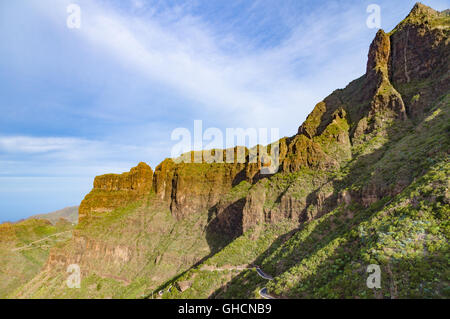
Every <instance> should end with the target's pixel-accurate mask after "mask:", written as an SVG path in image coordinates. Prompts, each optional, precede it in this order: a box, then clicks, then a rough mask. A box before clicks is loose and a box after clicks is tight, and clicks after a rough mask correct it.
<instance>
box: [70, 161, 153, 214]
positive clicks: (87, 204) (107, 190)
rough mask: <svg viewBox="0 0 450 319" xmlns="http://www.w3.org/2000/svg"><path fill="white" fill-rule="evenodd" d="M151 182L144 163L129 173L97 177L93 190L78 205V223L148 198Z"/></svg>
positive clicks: (148, 171) (151, 177)
mask: <svg viewBox="0 0 450 319" xmlns="http://www.w3.org/2000/svg"><path fill="white" fill-rule="evenodd" d="M152 181H153V171H152V169H151V168H150V166H148V165H147V164H145V163H139V165H138V166H136V167H134V168H132V169H131V170H130V171H129V172H127V173H123V174H120V175H119V174H107V175H102V176H97V177H96V178H95V180H94V189H93V190H92V191H91V192H90V193H89V194H88V195H86V197H85V198H84V199H83V201H82V202H81V204H80V208H79V210H78V218H79V222H82V221H84V220H86V219H88V218H90V217H99V216H101V213H107V212H110V211H113V210H114V209H116V208H119V207H123V206H126V205H128V204H130V203H133V202H136V201H139V200H143V199H145V198H148V195H149V194H150V191H151V190H152ZM99 214H100V215H99Z"/></svg>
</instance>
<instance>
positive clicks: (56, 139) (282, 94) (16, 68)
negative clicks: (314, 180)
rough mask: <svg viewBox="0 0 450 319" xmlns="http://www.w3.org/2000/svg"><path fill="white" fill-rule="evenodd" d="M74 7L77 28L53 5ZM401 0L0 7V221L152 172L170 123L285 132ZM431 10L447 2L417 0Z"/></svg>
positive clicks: (394, 17)
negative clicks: (374, 14)
mask: <svg viewBox="0 0 450 319" xmlns="http://www.w3.org/2000/svg"><path fill="white" fill-rule="evenodd" d="M70 3H76V4H78V5H79V6H80V8H81V21H82V25H81V28H80V29H69V28H67V26H66V20H67V17H68V13H67V12H66V8H67V6H68V5H69V4H70ZM372 3H375V4H378V5H380V7H381V10H382V11H381V18H382V20H381V21H382V28H384V29H385V30H390V29H392V28H393V27H394V26H395V24H397V23H398V22H399V21H401V20H402V19H403V18H404V17H405V16H406V15H407V14H408V12H409V11H410V10H411V8H412V7H413V5H414V1H409V0H398V1H389V0H383V1H374V0H371V1H345V0H341V1H304V0H271V1H269V0H253V1H251V0H235V1H233V0H214V1H209V0H204V1H200V0H194V1H175V0H165V1H163V0H149V1H144V0H124V1H112V0H110V1H106V0H71V1H65V0H20V1H1V3H0V37H1V39H2V41H1V42H0V113H1V117H0V222H1V221H6V220H18V219H20V218H24V217H27V216H29V215H33V214H37V213H43V212H49V211H52V210H56V209H59V208H63V207H66V206H70V205H77V204H79V203H80V201H81V200H82V199H83V197H84V196H85V195H86V194H87V193H88V192H89V190H90V189H91V187H92V182H93V178H94V176H96V175H99V174H103V173H111V172H113V173H120V172H123V171H128V170H129V169H130V168H131V167H133V166H135V165H136V164H137V163H138V162H140V161H145V162H147V163H149V164H150V165H151V166H152V167H153V168H154V167H155V166H156V165H157V164H158V163H159V162H160V161H161V160H163V159H164V158H166V157H169V156H170V151H171V147H172V146H173V145H174V144H175V142H174V141H172V140H171V138H170V136H171V132H172V131H173V130H174V129H175V128H178V127H186V128H188V129H192V128H193V122H194V120H203V126H204V127H205V128H207V127H217V128H220V129H223V130H224V129H225V128H227V127H230V128H237V127H242V128H249V127H254V128H279V129H280V134H281V136H291V135H293V134H295V133H296V131H297V128H298V126H299V125H300V124H301V123H302V122H303V120H304V119H305V118H306V116H307V115H308V113H309V112H310V111H311V110H312V108H313V107H314V105H315V104H316V103H317V102H319V101H320V100H322V99H323V98H324V97H326V96H327V95H328V94H330V93H331V92H332V91H333V90H335V89H337V88H342V87H345V85H346V84H347V83H348V82H350V81H351V80H353V79H356V78H357V77H359V76H361V75H362V74H363V73H364V71H365V65H366V59H367V58H366V57H367V51H368V48H369V45H370V42H371V40H372V39H373V37H374V35H375V33H376V31H377V30H376V29H369V28H368V27H367V26H366V19H367V17H368V13H367V12H366V8H367V6H368V5H369V4H372ZM424 3H425V4H427V5H430V6H432V7H433V8H435V9H438V10H443V9H446V8H448V7H450V6H449V1H446V0H430V1H424Z"/></svg>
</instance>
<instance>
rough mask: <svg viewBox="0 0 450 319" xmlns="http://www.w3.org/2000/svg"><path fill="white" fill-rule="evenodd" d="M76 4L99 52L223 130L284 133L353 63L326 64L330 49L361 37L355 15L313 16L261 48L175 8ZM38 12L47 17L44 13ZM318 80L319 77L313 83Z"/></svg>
mask: <svg viewBox="0 0 450 319" xmlns="http://www.w3.org/2000/svg"><path fill="white" fill-rule="evenodd" d="M80 6H81V8H82V17H83V27H82V28H81V29H80V30H79V32H80V35H81V36H82V37H83V38H84V39H85V40H86V41H87V43H88V44H89V45H91V46H92V47H95V48H96V50H99V53H100V54H104V55H107V56H109V57H114V58H115V59H117V61H118V62H119V63H120V64H121V65H123V66H126V67H127V68H130V69H134V70H135V71H136V72H138V73H140V74H144V75H146V76H148V77H149V78H151V79H153V80H156V81H158V82H160V83H165V84H166V85H167V86H169V87H171V88H172V89H173V90H174V91H175V92H177V94H181V95H182V96H184V97H185V98H186V99H187V100H189V101H191V105H192V104H194V105H197V109H198V110H205V111H207V113H208V112H209V113H208V114H210V113H211V112H215V113H216V114H217V118H216V121H217V122H221V125H224V126H237V125H239V126H244V127H255V126H256V127H280V128H282V132H286V133H288V132H287V131H288V130H289V132H290V134H293V133H295V131H296V128H297V127H298V126H299V125H300V124H301V122H302V121H303V120H304V118H305V117H306V115H307V114H308V113H309V111H310V110H311V109H312V107H313V106H314V105H315V103H317V102H319V101H320V99H321V98H323V97H325V95H326V94H329V93H331V91H330V90H329V88H328V87H332V86H331V85H329V84H328V83H330V82H331V83H332V84H333V85H334V84H335V82H338V81H337V80H336V79H341V77H338V76H336V74H334V75H332V76H329V75H328V74H329V73H330V72H333V70H337V69H339V68H340V67H341V66H342V64H344V63H343V62H345V65H352V64H351V63H348V62H349V61H351V59H354V55H352V56H348V57H345V58H342V57H339V56H338V55H337V54H335V58H334V59H333V60H330V59H328V57H329V56H330V55H333V53H332V52H330V48H331V47H332V46H333V45H336V43H339V42H340V41H341V42H342V41H345V40H348V39H350V38H351V37H352V36H354V35H355V33H357V32H359V31H358V30H359V28H351V27H350V26H353V23H349V21H352V19H353V21H355V18H354V17H353V16H354V15H352V14H353V12H347V13H346V14H343V15H340V16H339V17H333V16H332V15H330V14H328V15H327V14H323V15H318V14H317V13H316V14H312V15H311V16H309V17H308V18H307V20H306V21H302V24H301V25H300V26H296V27H294V28H293V29H292V30H291V35H290V36H289V37H287V39H286V40H284V41H281V43H279V44H278V45H276V46H275V47H271V48H267V49H261V48H257V47H255V46H253V45H252V43H249V41H248V39H247V40H245V39H240V38H239V36H236V35H233V34H222V33H220V32H218V31H217V30H214V28H213V27H212V26H211V25H209V24H207V23H205V22H204V21H202V20H201V19H200V18H198V17H193V16H191V15H189V14H188V13H185V12H184V11H183V10H184V8H183V7H180V6H177V7H175V8H172V9H167V10H166V11H164V12H163V13H160V14H153V15H150V16H147V15H146V16H145V17H136V16H130V15H128V14H125V13H124V12H123V11H119V10H117V9H112V8H108V7H105V6H100V5H98V3H97V4H96V3H95V2H92V1H80ZM43 9H44V11H46V12H47V13H49V10H48V8H47V7H46V8H43ZM50 13H54V11H52V12H50ZM55 18H56V17H55ZM57 18H58V19H59V18H60V17H57ZM342 20H344V21H342ZM355 23H359V22H358V21H357V20H356V21H355ZM362 23H364V21H362ZM77 32H78V31H77ZM330 35H331V37H330ZM333 35H336V36H333ZM330 39H331V40H330ZM250 42H251V41H250ZM224 47H226V48H227V49H226V50H224V49H223V48H224ZM360 53H361V52H355V55H357V54H358V55H360ZM325 60H327V61H326V62H325ZM302 66H309V68H312V67H314V66H316V67H317V68H316V69H314V68H313V70H308V71H309V72H314V73H315V74H309V75H305V74H302V72H301V70H300V71H299V69H301V67H302ZM351 71H352V72H351V74H350V76H349V78H348V81H350V80H352V79H353V78H352V77H351V76H353V74H354V73H356V72H357V70H356V66H355V69H353V70H351ZM347 72H348V70H347ZM360 72H361V73H362V68H361V71H360ZM299 73H300V75H299ZM320 76H322V77H323V79H321V80H320V81H318V79H317V77H320ZM347 76H348V75H347ZM311 79H314V80H315V81H311ZM341 81H342V80H341ZM332 88H333V89H334V88H335V87H332ZM187 104H188V103H187ZM281 113H282V114H281ZM286 114H289V116H286ZM205 116H206V115H205Z"/></svg>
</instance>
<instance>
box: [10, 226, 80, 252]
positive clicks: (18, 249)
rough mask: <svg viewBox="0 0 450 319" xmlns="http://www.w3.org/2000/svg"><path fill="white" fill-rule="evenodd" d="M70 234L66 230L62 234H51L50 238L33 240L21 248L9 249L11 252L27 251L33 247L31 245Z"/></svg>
mask: <svg viewBox="0 0 450 319" xmlns="http://www.w3.org/2000/svg"><path fill="white" fill-rule="evenodd" d="M70 232H72V231H71V230H67V231H63V232H60V233H56V234H53V235H50V236H47V237H44V238H41V239H38V240H35V241H33V242H31V243H29V244H26V245H25V246H21V247H17V248H14V249H11V251H21V250H25V249H27V248H31V246H33V245H34V244H36V243H39V242H41V241H44V240H47V239H49V238H51V237H56V236H60V235H62V234H66V233H70Z"/></svg>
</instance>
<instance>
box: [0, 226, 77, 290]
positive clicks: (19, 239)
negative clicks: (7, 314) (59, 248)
mask: <svg viewBox="0 0 450 319" xmlns="http://www.w3.org/2000/svg"><path fill="white" fill-rule="evenodd" d="M72 228H73V226H72V224H70V223H68V222H64V221H59V222H57V223H56V224H55V225H52V224H51V223H50V222H49V221H48V220H38V219H27V220H25V221H22V222H19V223H16V224H12V223H5V224H1V225H0V298H4V297H6V296H7V295H8V294H9V293H10V292H11V291H12V290H14V289H15V288H17V287H18V286H20V285H22V284H24V283H25V282H27V281H29V280H30V279H32V278H33V277H34V276H35V275H36V274H38V273H39V271H40V270H41V268H42V267H43V265H44V264H45V262H46V261H47V258H48V255H49V250H50V248H51V247H53V246H54V245H55V244H57V243H61V242H64V241H66V240H67V239H68V238H70V237H71V229H72Z"/></svg>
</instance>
